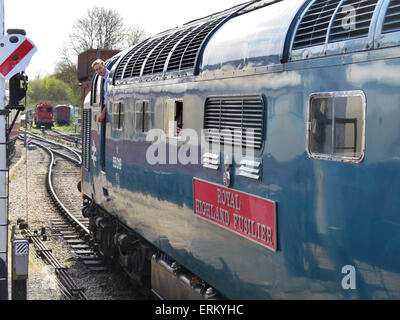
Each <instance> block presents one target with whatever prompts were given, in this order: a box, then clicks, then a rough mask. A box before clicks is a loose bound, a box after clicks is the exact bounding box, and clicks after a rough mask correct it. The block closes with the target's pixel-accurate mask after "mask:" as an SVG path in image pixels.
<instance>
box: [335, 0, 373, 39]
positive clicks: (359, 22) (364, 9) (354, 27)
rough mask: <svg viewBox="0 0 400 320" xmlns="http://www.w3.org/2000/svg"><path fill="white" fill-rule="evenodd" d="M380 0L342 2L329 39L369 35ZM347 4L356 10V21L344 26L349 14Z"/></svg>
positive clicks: (348, 0) (349, 0)
mask: <svg viewBox="0 0 400 320" xmlns="http://www.w3.org/2000/svg"><path fill="white" fill-rule="evenodd" d="M377 3H378V0H369V1H365V0H361V1H360V0H347V1H344V2H343V3H342V5H341V6H340V7H339V10H338V11H337V14H336V16H335V19H334V20H333V24H332V28H331V32H330V36H329V41H330V42H331V41H340V40H347V39H353V38H357V37H364V36H367V35H368V33H369V27H370V24H371V19H372V15H373V14H374V11H375V8H376V4H377ZM346 6H351V7H353V8H354V9H355V10H356V17H357V18H356V19H355V22H354V23H352V22H349V23H348V24H346V28H343V20H344V19H346V16H347V15H348V14H349V13H348V12H346V9H345V8H346Z"/></svg>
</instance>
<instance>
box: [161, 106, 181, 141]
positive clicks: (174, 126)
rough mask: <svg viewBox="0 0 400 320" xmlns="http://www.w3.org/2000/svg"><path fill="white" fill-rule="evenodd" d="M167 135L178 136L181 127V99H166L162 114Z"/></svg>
mask: <svg viewBox="0 0 400 320" xmlns="http://www.w3.org/2000/svg"><path fill="white" fill-rule="evenodd" d="M164 120H165V124H164V129H165V133H166V134H167V137H170V138H173V137H179V135H180V133H181V131H182V129H183V101H182V100H167V104H166V108H165V116H164Z"/></svg>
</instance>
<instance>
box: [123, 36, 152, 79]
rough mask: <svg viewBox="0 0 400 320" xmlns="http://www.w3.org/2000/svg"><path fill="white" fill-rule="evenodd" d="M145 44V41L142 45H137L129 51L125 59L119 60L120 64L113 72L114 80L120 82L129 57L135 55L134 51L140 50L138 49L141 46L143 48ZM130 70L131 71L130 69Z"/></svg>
mask: <svg viewBox="0 0 400 320" xmlns="http://www.w3.org/2000/svg"><path fill="white" fill-rule="evenodd" d="M146 43H147V40H145V41H143V42H142V43H139V44H138V45H136V46H135V47H133V48H132V50H131V51H129V52H128V53H127V54H126V55H125V57H124V58H123V59H122V60H121V62H120V63H119V65H118V67H117V70H116V72H115V79H116V80H121V79H122V78H123V72H124V68H125V66H126V64H127V63H128V61H129V60H130V59H131V57H132V56H133V55H134V54H135V52H136V51H138V50H140V48H142V47H143V46H145V45H146ZM131 70H132V69H131Z"/></svg>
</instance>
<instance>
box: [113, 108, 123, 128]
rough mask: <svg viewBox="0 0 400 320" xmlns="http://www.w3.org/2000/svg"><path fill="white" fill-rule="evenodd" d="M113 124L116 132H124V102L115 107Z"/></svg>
mask: <svg viewBox="0 0 400 320" xmlns="http://www.w3.org/2000/svg"><path fill="white" fill-rule="evenodd" d="M112 124H113V128H114V130H122V127H123V124H124V104H123V103H122V102H118V103H115V104H114V105H113V111H112Z"/></svg>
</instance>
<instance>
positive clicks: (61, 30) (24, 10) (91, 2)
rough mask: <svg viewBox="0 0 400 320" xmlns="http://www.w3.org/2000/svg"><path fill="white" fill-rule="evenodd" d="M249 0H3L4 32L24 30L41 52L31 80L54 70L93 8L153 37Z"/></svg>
mask: <svg viewBox="0 0 400 320" xmlns="http://www.w3.org/2000/svg"><path fill="white" fill-rule="evenodd" d="M244 2H247V0H201V1H198V0H153V1H150V0H136V1H135V0H111V1H110V0H108V1H107V0H67V1H60V0H4V7H5V9H4V11H5V32H6V30H7V29H24V30H25V31H26V33H27V37H28V38H29V39H30V40H32V41H33V43H34V44H35V45H36V47H37V49H38V51H37V52H36V53H35V55H34V56H33V58H32V60H31V62H30V64H29V66H28V67H27V69H26V74H27V75H28V76H29V79H34V78H36V77H38V76H40V77H44V76H47V75H50V74H51V73H52V72H53V71H54V67H55V64H56V62H57V61H58V56H59V54H60V49H61V47H62V45H63V44H64V43H65V42H67V41H68V38H69V34H70V33H71V32H72V26H73V24H74V22H75V20H76V19H78V18H82V17H84V16H86V13H87V10H88V9H91V8H93V7H94V6H98V7H104V8H111V9H114V10H116V11H117V12H119V13H120V14H121V15H122V17H123V19H124V22H125V24H126V25H131V26H134V25H138V26H139V27H140V28H141V29H144V30H145V32H146V36H147V37H150V36H153V35H155V34H157V33H159V32H162V31H164V30H168V29H170V28H174V27H177V26H181V25H182V24H184V23H186V22H189V21H191V20H194V19H198V18H201V17H204V16H207V15H209V14H212V13H215V12H218V11H221V10H224V9H228V8H231V7H233V6H235V5H237V4H241V3H244Z"/></svg>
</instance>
